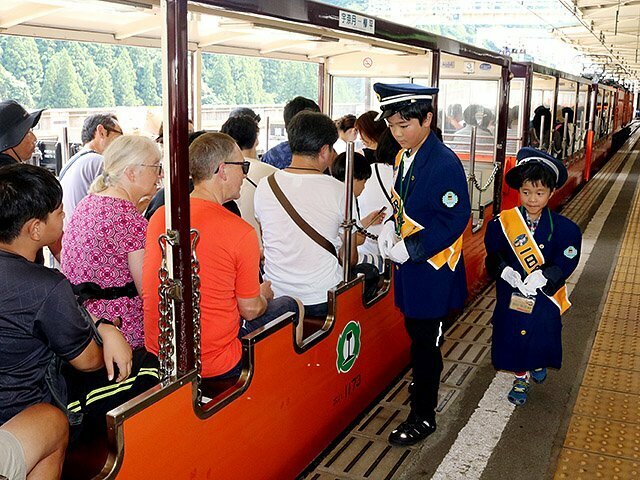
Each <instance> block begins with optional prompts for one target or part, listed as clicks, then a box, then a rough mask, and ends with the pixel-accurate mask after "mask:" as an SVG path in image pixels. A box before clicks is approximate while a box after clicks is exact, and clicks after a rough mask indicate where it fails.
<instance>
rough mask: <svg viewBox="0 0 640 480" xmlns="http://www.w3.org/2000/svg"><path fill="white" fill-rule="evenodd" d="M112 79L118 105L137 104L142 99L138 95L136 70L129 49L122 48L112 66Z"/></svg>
mask: <svg viewBox="0 0 640 480" xmlns="http://www.w3.org/2000/svg"><path fill="white" fill-rule="evenodd" d="M111 79H112V80H113V94H114V96H115V98H116V105H119V106H137V105H140V104H141V103H142V102H140V99H139V98H138V97H136V89H135V87H136V70H135V69H134V68H133V62H131V57H130V56H129V52H127V50H125V49H122V50H121V51H120V52H119V54H118V57H117V58H116V60H115V62H114V64H113V65H112V67H111Z"/></svg>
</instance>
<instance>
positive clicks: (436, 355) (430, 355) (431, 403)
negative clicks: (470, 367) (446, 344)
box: [404, 317, 445, 422]
mask: <svg viewBox="0 0 640 480" xmlns="http://www.w3.org/2000/svg"><path fill="white" fill-rule="evenodd" d="M444 321H445V318H409V317H405V319H404V324H405V327H406V329H407V333H408V334H409V337H410V338H411V366H412V368H413V383H414V386H413V389H412V393H411V411H412V412H413V413H415V414H416V415H419V416H420V417H422V418H424V419H425V420H428V421H429V422H435V417H436V407H437V406H438V388H439V387H440V375H441V374H442V368H443V364H442V352H441V351H440V346H441V345H442V341H443V340H444V333H443V325H444Z"/></svg>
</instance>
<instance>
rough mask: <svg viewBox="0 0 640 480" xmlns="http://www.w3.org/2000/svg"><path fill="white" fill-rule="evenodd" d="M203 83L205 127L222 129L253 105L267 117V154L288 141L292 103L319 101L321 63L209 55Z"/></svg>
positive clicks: (263, 146)
mask: <svg viewBox="0 0 640 480" xmlns="http://www.w3.org/2000/svg"><path fill="white" fill-rule="evenodd" d="M292 78H295V79H296V80H295V82H292V81H291V79H292ZM202 80H203V81H202V128H203V129H205V130H220V127H221V126H222V124H223V123H224V122H225V121H226V120H227V118H229V113H230V112H231V110H233V109H234V108H236V107H237V106H248V107H250V108H251V109H253V111H255V112H256V113H257V114H259V115H260V117H261V119H260V137H259V144H258V151H261V152H264V151H266V150H268V149H269V148H271V147H273V146H274V145H277V144H278V143H280V142H282V141H284V140H286V138H287V137H286V132H285V129H284V120H283V116H282V114H283V110H284V106H285V104H286V103H287V101H289V100H291V99H292V98H294V97H296V96H298V95H301V96H303V97H307V98H310V99H312V100H313V101H315V102H317V101H318V65H317V64H316V63H312V62H298V61H291V60H275V59H267V58H250V57H241V56H237V55H222V54H211V53H203V55H202Z"/></svg>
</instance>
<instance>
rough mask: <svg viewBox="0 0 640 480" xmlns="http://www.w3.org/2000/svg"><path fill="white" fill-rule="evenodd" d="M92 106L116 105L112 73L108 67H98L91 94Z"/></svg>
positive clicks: (90, 101) (90, 104) (90, 103)
mask: <svg viewBox="0 0 640 480" xmlns="http://www.w3.org/2000/svg"><path fill="white" fill-rule="evenodd" d="M89 106H90V107H115V106H116V99H115V97H114V95H113V82H112V80H111V74H110V73H109V70H107V69H106V68H102V69H98V73H97V75H96V77H95V82H94V84H93V89H92V90H91V93H90V94H89Z"/></svg>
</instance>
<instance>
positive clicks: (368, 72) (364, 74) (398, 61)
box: [326, 47, 432, 118]
mask: <svg viewBox="0 0 640 480" xmlns="http://www.w3.org/2000/svg"><path fill="white" fill-rule="evenodd" d="M431 58H432V57H431V52H424V51H423V53H421V54H411V53H409V52H402V54H398V52H396V51H393V50H388V49H382V48H378V47H371V48H369V49H364V50H362V49H361V50H359V51H354V52H347V53H345V54H342V55H336V56H332V57H329V58H328V59H327V61H326V69H327V73H328V74H329V75H330V76H331V87H332V88H331V91H332V95H331V113H330V115H331V116H332V117H333V118H338V117H340V116H342V115H345V114H348V113H352V114H354V115H360V114H362V113H364V112H366V111H367V110H377V109H378V107H379V104H378V100H377V98H376V96H375V95H374V93H373V84H374V83H376V82H385V83H411V82H412V79H413V78H415V79H416V83H420V84H423V85H431V81H430V78H431V61H432V60H431ZM399 72H402V75H403V76H399V75H398V73H399Z"/></svg>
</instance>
